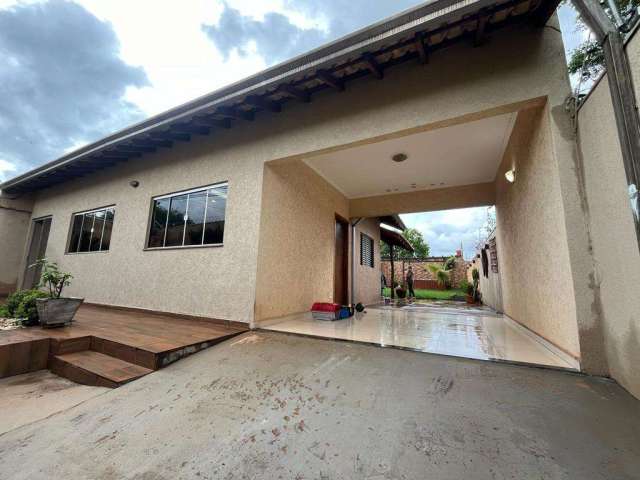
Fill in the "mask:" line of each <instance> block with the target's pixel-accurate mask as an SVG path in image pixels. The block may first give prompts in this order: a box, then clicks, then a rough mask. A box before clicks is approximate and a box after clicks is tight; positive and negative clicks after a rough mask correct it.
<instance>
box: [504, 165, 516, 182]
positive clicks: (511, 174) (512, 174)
mask: <svg viewBox="0 0 640 480" xmlns="http://www.w3.org/2000/svg"><path fill="white" fill-rule="evenodd" d="M504 178H506V179H507V182H509V183H513V182H515V181H516V171H515V170H514V169H513V168H512V169H511V170H507V171H506V172H504Z"/></svg>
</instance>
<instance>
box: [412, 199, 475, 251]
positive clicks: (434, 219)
mask: <svg viewBox="0 0 640 480" xmlns="http://www.w3.org/2000/svg"><path fill="white" fill-rule="evenodd" d="M401 217H402V220H403V221H404V223H405V224H406V225H407V227H410V228H415V229H416V230H418V231H420V232H421V233H422V236H423V237H424V238H425V240H426V241H427V243H428V244H429V246H430V248H431V255H433V256H447V255H452V254H454V253H455V251H456V250H457V249H459V248H460V245H462V249H463V251H464V256H465V258H471V257H472V256H473V254H474V253H475V247H476V244H477V243H478V239H479V236H480V235H484V233H485V231H484V225H485V223H486V221H487V207H477V208H462V209H456V210H441V211H438V212H425V213H411V214H406V215H401Z"/></svg>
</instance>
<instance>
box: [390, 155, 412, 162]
mask: <svg viewBox="0 0 640 480" xmlns="http://www.w3.org/2000/svg"><path fill="white" fill-rule="evenodd" d="M407 158H409V157H407V154H406V153H396V154H395V155H394V156H393V157H391V160H393V161H394V162H397V163H400V162H404V161H405V160H406V159H407Z"/></svg>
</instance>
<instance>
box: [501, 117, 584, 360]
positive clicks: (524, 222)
mask: <svg viewBox="0 0 640 480" xmlns="http://www.w3.org/2000/svg"><path fill="white" fill-rule="evenodd" d="M549 125H550V122H549V117H548V109H547V107H545V108H544V109H541V110H540V109H528V110H524V111H521V112H520V113H519V114H518V117H517V119H516V123H515V126H514V129H513V133H512V134H511V138H510V140H509V144H508V145H507V149H506V151H505V154H504V160H503V163H502V166H501V168H500V169H499V171H498V176H497V177H496V219H497V245H498V249H499V255H498V266H499V270H500V275H501V278H502V298H503V311H504V313H506V314H507V315H509V316H510V317H511V318H513V319H514V320H516V321H518V322H520V323H522V324H523V325H525V326H526V327H527V328H529V329H531V330H533V331H534V332H536V333H538V334H539V335H542V336H543V337H544V338H546V339H548V340H550V341H551V342H553V343H554V344H556V345H557V346H559V347H561V348H562V349H564V350H565V351H567V352H568V353H570V354H571V355H573V356H575V357H579V356H580V345H579V341H578V327H577V320H576V311H575V303H574V301H573V298H574V291H573V281H572V275H571V268H570V259H569V252H568V244H567V231H566V228H565V223H564V211H563V208H562V198H561V190H560V182H559V179H558V166H557V163H556V159H555V157H554V153H553V149H552V145H551V139H550V135H549ZM510 168H515V171H516V181H515V182H514V183H509V182H507V181H506V179H505V177H504V172H505V171H506V170H508V169H510Z"/></svg>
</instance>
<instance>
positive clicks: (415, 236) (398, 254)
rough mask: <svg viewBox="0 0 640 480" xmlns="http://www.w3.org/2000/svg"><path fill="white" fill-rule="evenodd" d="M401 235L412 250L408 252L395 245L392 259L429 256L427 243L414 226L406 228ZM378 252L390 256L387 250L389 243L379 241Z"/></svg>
mask: <svg viewBox="0 0 640 480" xmlns="http://www.w3.org/2000/svg"><path fill="white" fill-rule="evenodd" d="M402 235H403V236H404V238H406V239H407V241H408V242H409V243H410V244H411V246H412V247H413V250H414V251H413V252H409V251H407V250H404V249H402V248H398V247H395V248H394V249H393V259H394V260H401V259H403V258H422V257H428V256H429V251H430V248H429V244H428V243H427V242H426V241H425V239H424V237H423V236H422V233H420V232H419V231H418V230H416V229H415V228H407V229H406V230H405V231H404V232H403V234H402ZM380 254H381V255H382V256H383V257H386V258H388V257H390V256H391V252H390V251H389V245H387V244H386V243H384V242H380Z"/></svg>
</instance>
